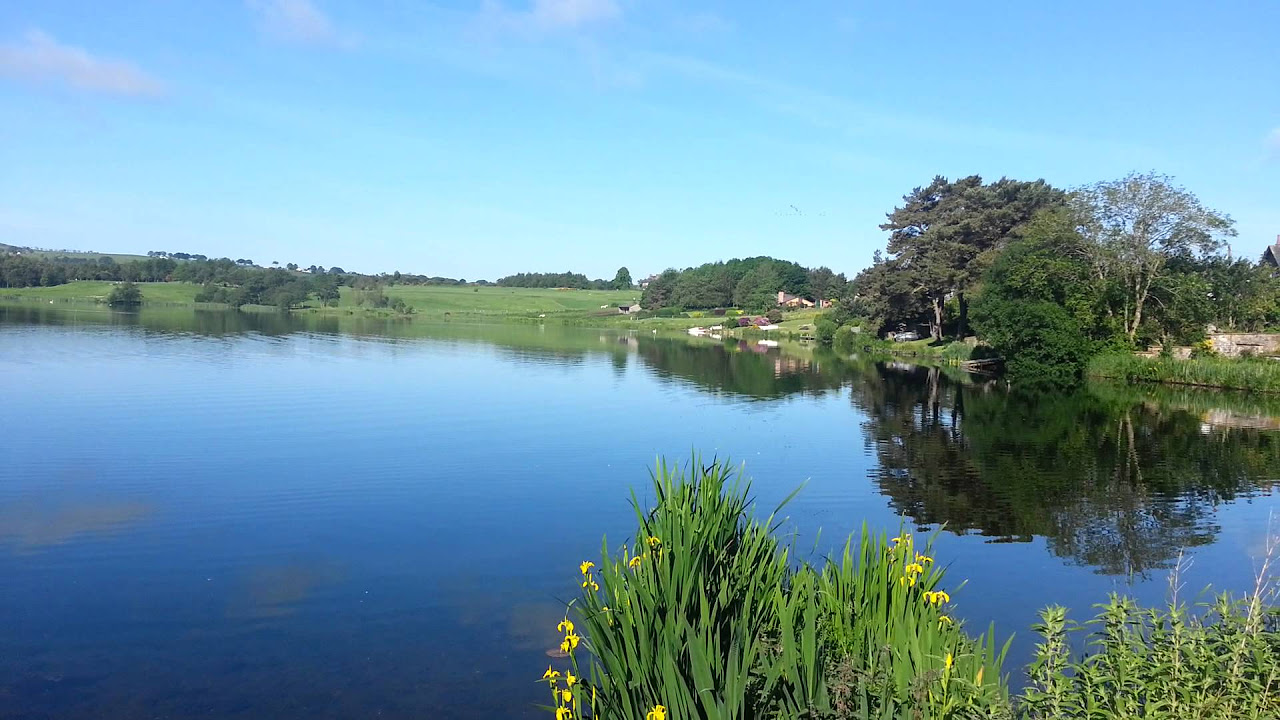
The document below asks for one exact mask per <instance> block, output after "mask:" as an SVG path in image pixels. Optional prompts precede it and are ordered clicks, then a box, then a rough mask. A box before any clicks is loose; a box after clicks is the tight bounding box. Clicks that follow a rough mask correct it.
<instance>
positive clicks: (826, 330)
mask: <svg viewBox="0 0 1280 720" xmlns="http://www.w3.org/2000/svg"><path fill="white" fill-rule="evenodd" d="M836 329H837V327H836V324H835V323H833V322H831V321H830V320H828V319H826V318H825V317H820V318H818V321H817V322H815V323H814V324H813V339H814V340H817V341H818V344H819V345H827V346H830V345H831V344H832V343H833V342H835V339H836Z"/></svg>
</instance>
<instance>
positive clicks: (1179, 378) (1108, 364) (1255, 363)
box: [1085, 353, 1280, 393]
mask: <svg viewBox="0 0 1280 720" xmlns="http://www.w3.org/2000/svg"><path fill="white" fill-rule="evenodd" d="M1085 374H1086V375H1087V376H1089V377H1093V378H1107V379H1112V380H1123V381H1124V382H1128V383H1163V384H1166V385H1185V386H1190V387H1203V388H1220V389H1225V390H1243V391H1247V392H1257V393H1280V361H1276V360H1271V359H1267V358H1224V357H1199V358H1187V359H1178V358H1167V357H1166V358H1162V357H1155V358H1147V357H1139V356H1137V355H1132V354H1119V353H1108V354H1105V355H1099V356H1097V357H1095V358H1093V359H1092V360H1090V361H1089V366H1088V368H1087V369H1086V371H1085Z"/></svg>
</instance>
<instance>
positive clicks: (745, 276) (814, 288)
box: [640, 256, 846, 312]
mask: <svg viewBox="0 0 1280 720" xmlns="http://www.w3.org/2000/svg"><path fill="white" fill-rule="evenodd" d="M845 284H846V280H845V277H844V275H842V274H841V275H837V274H835V273H833V272H832V271H831V269H830V268H826V267H821V268H815V269H812V270H810V269H806V268H805V267H803V266H801V265H800V264H798V263H794V262H791V261H788V260H778V259H775V258H771V257H767V256H761V257H752V258H743V259H738V258H734V259H732V260H728V261H726V262H714V263H704V264H702V265H699V266H697V267H691V268H685V269H684V270H676V269H674V268H671V269H668V270H666V271H665V272H663V273H662V274H661V275H659V276H658V277H656V278H654V279H653V280H651V281H650V282H649V284H648V286H646V287H645V290H644V293H643V294H642V295H641V297H640V305H641V306H643V307H644V308H645V309H647V310H658V309H661V308H676V309H688V310H705V309H711V308H727V307H739V308H742V309H743V310H747V311H748V312H764V311H765V310H768V309H769V308H773V307H777V305H778V292H780V291H781V292H785V293H788V294H790V295H795V296H797V297H804V298H808V299H810V300H813V301H815V302H817V301H820V300H825V299H828V298H831V297H834V296H835V295H836V294H838V293H839V292H840V291H841V289H842V288H843V287H844V285H845Z"/></svg>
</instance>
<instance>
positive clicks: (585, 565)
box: [578, 560, 596, 575]
mask: <svg viewBox="0 0 1280 720" xmlns="http://www.w3.org/2000/svg"><path fill="white" fill-rule="evenodd" d="M595 566H596V564H595V563H593V562H591V561H590V560H583V561H582V564H581V565H579V566H578V569H579V570H581V571H582V574H583V575H588V574H590V573H591V568H593V567H595Z"/></svg>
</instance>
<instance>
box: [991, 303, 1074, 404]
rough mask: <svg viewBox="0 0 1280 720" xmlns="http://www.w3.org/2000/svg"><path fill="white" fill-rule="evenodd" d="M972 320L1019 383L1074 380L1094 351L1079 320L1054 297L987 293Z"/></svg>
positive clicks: (1048, 383) (1063, 383)
mask: <svg viewBox="0 0 1280 720" xmlns="http://www.w3.org/2000/svg"><path fill="white" fill-rule="evenodd" d="M973 322H974V326H975V327H977V328H978V329H979V330H980V332H981V333H982V335H983V337H985V338H986V342H987V343H988V344H989V345H990V346H991V347H992V348H993V349H995V351H996V352H997V353H999V354H1000V355H1001V356H1002V357H1004V358H1005V367H1006V369H1007V370H1008V374H1009V378H1010V380H1012V381H1014V382H1017V383H1019V384H1024V385H1039V386H1049V387H1067V386H1071V385H1075V384H1076V383H1078V382H1079V381H1080V378H1081V376H1082V375H1083V373H1084V367H1085V364H1086V363H1088V361H1089V357H1090V355H1091V354H1092V352H1093V347H1094V345H1093V343H1091V342H1090V341H1089V339H1088V338H1087V337H1086V336H1085V335H1084V334H1083V333H1082V332H1081V328H1080V324H1079V323H1078V322H1077V320H1076V319H1075V318H1074V317H1073V316H1072V315H1071V314H1070V313H1069V312H1067V310H1066V309H1065V308H1063V307H1062V306H1061V305H1058V304H1055V303H1052V302H1034V301H1033V302H1024V301H1017V300H1001V299H995V298H992V299H988V300H986V301H985V302H982V303H975V304H974V312H973Z"/></svg>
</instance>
